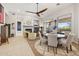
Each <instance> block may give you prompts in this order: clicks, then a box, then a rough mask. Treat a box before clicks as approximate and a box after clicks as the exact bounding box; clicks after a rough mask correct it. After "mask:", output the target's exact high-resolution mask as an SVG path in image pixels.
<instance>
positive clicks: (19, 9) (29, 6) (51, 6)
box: [2, 3, 71, 17]
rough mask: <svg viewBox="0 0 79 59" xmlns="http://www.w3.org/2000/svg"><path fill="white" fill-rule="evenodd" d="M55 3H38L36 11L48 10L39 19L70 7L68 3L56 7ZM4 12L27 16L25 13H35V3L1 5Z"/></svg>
mask: <svg viewBox="0 0 79 59" xmlns="http://www.w3.org/2000/svg"><path fill="white" fill-rule="evenodd" d="M56 4H57V3H39V5H38V10H39V11H40V10H42V9H44V8H48V10H47V11H45V12H44V13H42V16H41V17H46V16H49V15H51V14H52V13H54V12H55V11H57V10H59V9H60V8H64V7H65V6H69V5H71V4H70V3H60V5H56ZM2 5H3V6H4V8H5V10H7V11H8V12H12V13H20V14H27V12H25V11H33V12H36V11H37V5H36V3H2Z"/></svg>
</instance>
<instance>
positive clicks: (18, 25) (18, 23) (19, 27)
mask: <svg viewBox="0 0 79 59" xmlns="http://www.w3.org/2000/svg"><path fill="white" fill-rule="evenodd" d="M17 30H18V31H21V22H19V21H18V22H17Z"/></svg>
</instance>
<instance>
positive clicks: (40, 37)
mask: <svg viewBox="0 0 79 59" xmlns="http://www.w3.org/2000/svg"><path fill="white" fill-rule="evenodd" d="M39 39H40V45H41V44H43V43H46V41H47V40H46V39H45V38H44V37H42V35H41V33H40V32H39Z"/></svg>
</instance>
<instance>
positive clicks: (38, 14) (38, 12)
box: [26, 3, 48, 17]
mask: <svg viewBox="0 0 79 59" xmlns="http://www.w3.org/2000/svg"><path fill="white" fill-rule="evenodd" d="M36 4H37V12H31V11H26V12H28V13H33V14H36V15H37V16H39V17H40V14H41V13H43V12H45V11H46V10H47V9H48V8H45V9H43V10H41V11H38V3H36Z"/></svg>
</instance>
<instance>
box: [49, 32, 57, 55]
mask: <svg viewBox="0 0 79 59" xmlns="http://www.w3.org/2000/svg"><path fill="white" fill-rule="evenodd" d="M57 44H58V41H57V34H53V33H49V34H48V51H49V47H53V52H54V53H55V51H56V54H57ZM55 48H56V50H55Z"/></svg>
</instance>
